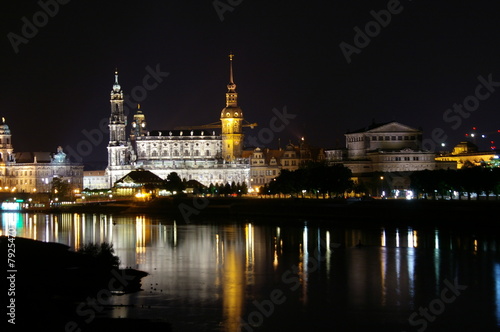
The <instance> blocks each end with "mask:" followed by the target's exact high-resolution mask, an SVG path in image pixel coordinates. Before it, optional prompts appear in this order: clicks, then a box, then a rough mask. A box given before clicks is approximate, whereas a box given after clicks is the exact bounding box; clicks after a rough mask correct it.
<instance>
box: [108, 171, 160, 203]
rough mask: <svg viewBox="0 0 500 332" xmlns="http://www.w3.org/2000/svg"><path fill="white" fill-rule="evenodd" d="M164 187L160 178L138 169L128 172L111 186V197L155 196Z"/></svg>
mask: <svg viewBox="0 0 500 332" xmlns="http://www.w3.org/2000/svg"><path fill="white" fill-rule="evenodd" d="M164 185H165V181H164V180H162V178H160V177H159V176H157V175H156V174H154V173H152V172H150V171H146V170H144V169H141V168H139V169H136V170H134V171H131V172H129V173H128V174H126V175H125V176H123V177H122V178H121V179H119V180H118V181H116V182H115V184H114V186H113V195H116V196H135V195H138V196H141V195H148V196H149V195H151V194H154V195H157V194H158V192H159V191H160V190H161V189H162V188H163V187H164Z"/></svg>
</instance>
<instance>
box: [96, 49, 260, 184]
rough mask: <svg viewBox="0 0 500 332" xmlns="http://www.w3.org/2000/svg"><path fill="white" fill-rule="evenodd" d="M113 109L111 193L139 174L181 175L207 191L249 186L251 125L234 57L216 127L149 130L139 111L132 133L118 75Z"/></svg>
mask: <svg viewBox="0 0 500 332" xmlns="http://www.w3.org/2000/svg"><path fill="white" fill-rule="evenodd" d="M110 103H111V115H110V118H109V144H108V147H107V150H108V167H107V169H106V172H105V176H106V179H107V183H108V188H109V187H112V186H113V184H114V183H115V182H116V181H118V180H119V179H121V178H122V177H123V176H125V175H126V174H128V173H129V172H131V171H133V170H135V169H144V170H148V171H151V172H153V173H154V174H156V175H157V176H159V177H161V178H162V179H165V178H166V177H167V175H168V174H170V173H171V172H176V173H177V174H178V175H179V176H180V177H181V178H183V179H186V180H196V181H198V182H200V183H202V184H204V185H207V186H208V185H209V184H210V183H212V184H214V185H215V184H225V183H232V182H234V183H246V184H247V185H250V181H249V179H250V163H249V159H248V158H243V127H245V126H249V125H248V124H244V119H243V111H242V109H241V108H240V107H239V106H238V93H237V92H236V84H235V83H234V79H233V55H232V54H230V55H229V84H228V85H227V92H226V107H224V108H223V109H222V111H221V113H220V122H217V123H216V124H211V125H204V126H193V127H182V128H176V129H165V130H164V129H154V130H149V129H148V124H147V121H146V115H145V114H144V113H143V111H142V110H141V108H140V105H138V107H137V110H136V112H135V114H134V115H133V119H132V122H131V123H130V128H127V118H126V115H125V114H124V96H123V90H122V88H121V86H120V84H119V83H118V72H115V82H114V84H113V88H112V90H111V100H110ZM254 125H255V124H252V125H251V126H254ZM127 133H128V134H127Z"/></svg>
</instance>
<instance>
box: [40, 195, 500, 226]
mask: <svg viewBox="0 0 500 332" xmlns="http://www.w3.org/2000/svg"><path fill="white" fill-rule="evenodd" d="M499 211H500V200H495V198H492V199H491V200H479V201H476V200H472V201H467V200H460V201H458V200H394V199H384V200H380V199H376V200H368V201H349V200H343V199H342V200H334V199H300V198H295V199H292V198H286V199H285V198H283V199H270V198H248V197H243V198H238V197H228V198H204V197H158V198H155V199H153V200H151V201H148V202H137V201H135V202H134V201H120V202H117V201H114V202H113V201H110V202H101V203H98V204H74V205H68V206H61V207H58V208H54V209H50V210H46V211H40V212H44V213H64V212H66V213H101V214H115V215H133V214H157V215H161V216H162V217H165V216H167V217H170V218H171V219H174V220H176V221H181V222H182V221H184V222H186V223H190V222H203V220H205V219H210V220H214V218H215V219H218V220H221V221H222V220H232V221H236V220H253V219H255V220H259V221H262V222H267V221H273V222H283V223H288V224H290V223H293V222H294V221H297V222H303V221H304V220H307V221H311V222H322V223H330V224H335V225H348V226H360V227H364V226H391V225H394V226H397V225H406V226H429V227H435V226H446V227H448V226H449V227H474V228H478V227H481V228H485V227H492V226H495V225H496V222H497V221H496V220H497V219H498V218H495V216H497V215H498V213H499Z"/></svg>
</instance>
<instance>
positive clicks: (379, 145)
mask: <svg viewBox="0 0 500 332" xmlns="http://www.w3.org/2000/svg"><path fill="white" fill-rule="evenodd" d="M345 137H346V148H345V149H337V150H327V151H325V153H326V158H327V160H328V161H330V162H332V163H342V164H344V166H346V167H348V168H350V169H351V171H352V172H353V174H361V173H370V172H413V171H421V170H425V169H428V170H434V169H439V168H456V165H455V164H454V163H453V162H439V161H436V160H435V153H434V152H432V151H426V150H424V149H423V148H422V131H421V130H418V129H415V128H411V127H409V126H407V125H404V124H401V123H398V122H395V121H392V122H388V123H383V124H377V123H373V124H372V125H370V126H368V127H367V128H362V129H359V130H356V131H352V132H348V133H346V134H345Z"/></svg>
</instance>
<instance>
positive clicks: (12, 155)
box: [0, 119, 83, 193]
mask: <svg viewBox="0 0 500 332" xmlns="http://www.w3.org/2000/svg"><path fill="white" fill-rule="evenodd" d="M55 177H58V178H60V179H61V180H63V181H65V182H67V183H68V184H69V185H70V188H71V189H72V190H76V191H80V190H82V188H83V165H81V164H77V163H72V162H70V161H69V159H68V158H67V157H66V154H65V153H64V152H63V150H62V148H61V147H58V149H57V152H56V153H53V152H14V149H13V146H12V135H11V131H10V128H9V126H8V125H7V124H6V123H5V119H2V124H1V125H0V188H1V190H3V191H10V192H26V193H28V192H29V193H47V192H50V191H51V189H52V180H53V179H54V178H55Z"/></svg>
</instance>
